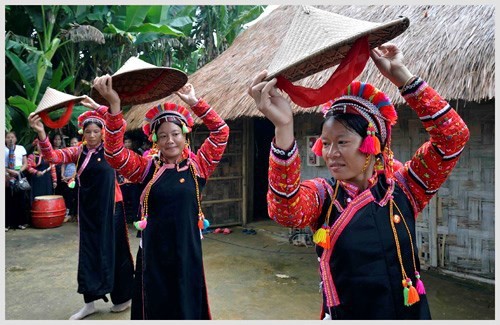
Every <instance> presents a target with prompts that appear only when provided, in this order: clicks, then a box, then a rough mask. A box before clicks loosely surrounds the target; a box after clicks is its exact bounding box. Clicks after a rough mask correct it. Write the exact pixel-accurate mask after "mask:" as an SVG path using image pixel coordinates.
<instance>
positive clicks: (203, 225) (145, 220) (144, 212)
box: [134, 161, 210, 233]
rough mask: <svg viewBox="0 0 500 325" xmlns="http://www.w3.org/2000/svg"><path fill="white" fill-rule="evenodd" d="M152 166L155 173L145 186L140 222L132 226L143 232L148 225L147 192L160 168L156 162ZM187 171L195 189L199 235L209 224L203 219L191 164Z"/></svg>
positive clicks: (198, 189)
mask: <svg viewBox="0 0 500 325" xmlns="http://www.w3.org/2000/svg"><path fill="white" fill-rule="evenodd" d="M154 164H155V171H154V173H153V177H152V178H151V180H150V181H149V182H148V184H147V185H146V190H145V194H144V202H143V207H142V211H141V220H139V221H136V222H134V226H135V227H136V228H137V229H138V230H144V229H145V228H146V226H147V224H148V217H149V213H148V205H149V192H150V191H151V187H152V186H153V183H154V182H155V181H156V179H155V176H156V174H157V172H158V170H159V166H160V163H158V162H156V161H155V162H154ZM177 170H179V168H178V164H177ZM189 170H190V171H191V175H192V176H193V180H194V184H195V188H196V201H197V204H198V228H199V229H200V233H201V230H203V229H206V228H208V227H209V226H210V222H208V220H207V219H205V216H204V214H203V211H202V210H201V196H200V186H199V184H198V179H197V177H196V173H195V170H194V166H193V164H192V163H189Z"/></svg>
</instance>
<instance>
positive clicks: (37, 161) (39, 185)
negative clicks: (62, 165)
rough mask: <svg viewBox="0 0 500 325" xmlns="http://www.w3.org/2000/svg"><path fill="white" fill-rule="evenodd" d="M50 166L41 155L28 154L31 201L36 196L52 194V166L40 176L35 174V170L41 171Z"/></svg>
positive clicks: (53, 180) (53, 177)
mask: <svg viewBox="0 0 500 325" xmlns="http://www.w3.org/2000/svg"><path fill="white" fill-rule="evenodd" d="M50 167H51V166H50V164H49V163H48V162H47V161H46V160H45V159H43V157H42V156H40V155H38V154H36V155H35V154H31V155H29V156H28V172H29V173H30V174H31V177H30V182H31V203H33V200H34V199H35V197H37V196H43V195H52V194H54V187H53V185H52V183H53V182H55V181H56V179H55V176H56V175H55V170H54V167H52V168H51V169H50V170H49V171H47V172H46V173H45V174H43V175H41V176H37V175H36V173H37V172H39V171H40V172H43V171H44V170H47V169H49V168H50Z"/></svg>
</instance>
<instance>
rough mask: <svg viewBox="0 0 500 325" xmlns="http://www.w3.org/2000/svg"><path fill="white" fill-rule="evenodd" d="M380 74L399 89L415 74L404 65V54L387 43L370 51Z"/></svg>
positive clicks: (393, 45)
mask: <svg viewBox="0 0 500 325" xmlns="http://www.w3.org/2000/svg"><path fill="white" fill-rule="evenodd" d="M370 56H371V58H372V60H373V62H374V63H375V66H377V68H378V69H379V71H380V73H382V75H383V76H384V77H386V78H387V79H389V80H390V81H391V82H392V83H393V84H395V85H396V86H397V87H401V86H403V85H404V84H405V83H406V82H407V81H408V80H410V79H411V78H412V77H413V74H412V73H411V72H410V71H409V70H408V68H407V67H406V66H405V65H404V63H403V58H404V56H403V52H401V50H400V49H399V48H398V47H397V46H396V45H395V44H393V43H385V44H383V45H380V46H379V47H377V48H374V49H372V50H371V51H370Z"/></svg>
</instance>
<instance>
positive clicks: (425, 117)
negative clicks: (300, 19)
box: [249, 44, 469, 319]
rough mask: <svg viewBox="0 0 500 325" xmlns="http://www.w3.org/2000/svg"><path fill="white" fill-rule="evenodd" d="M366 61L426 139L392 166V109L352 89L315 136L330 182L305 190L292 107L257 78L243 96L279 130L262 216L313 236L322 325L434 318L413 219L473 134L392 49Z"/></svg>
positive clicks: (366, 87) (378, 97) (374, 95)
mask: <svg viewBox="0 0 500 325" xmlns="http://www.w3.org/2000/svg"><path fill="white" fill-rule="evenodd" d="M370 56H371V58H372V60H373V61H374V62H375V65H376V66H377V68H378V69H379V70H380V72H381V73H382V75H384V76H385V77H386V78H388V79H389V80H390V81H391V82H392V83H393V84H394V85H395V86H396V87H399V89H400V92H401V95H402V96H403V97H404V99H405V100H406V101H407V103H408V105H409V106H410V107H411V108H412V109H413V110H414V111H415V112H416V113H417V114H418V116H419V117H420V120H421V121H422V123H423V125H424V128H425V130H427V132H428V133H429V135H430V140H429V141H427V142H425V143H424V144H423V145H422V146H421V147H420V148H419V149H418V150H417V152H416V153H415V155H414V156H413V157H412V158H411V160H409V161H407V162H406V164H404V166H401V165H400V167H395V165H394V159H393V157H392V151H391V149H390V143H391V127H392V126H393V125H394V124H395V123H396V119H397V113H396V111H395V109H394V106H393V105H392V104H391V102H390V100H389V98H387V96H386V95H385V94H384V93H383V92H381V91H379V90H378V89H376V88H375V87H373V86H372V85H370V84H367V83H363V82H359V81H353V82H352V83H351V84H350V85H349V86H348V87H347V89H345V91H344V92H343V94H342V95H341V96H339V97H337V98H335V99H334V100H332V101H330V102H329V103H327V104H326V105H325V106H324V120H323V122H322V126H321V136H320V139H319V141H318V142H317V143H316V144H315V146H314V147H313V151H314V152H315V153H316V154H317V155H321V156H322V157H323V159H324V160H325V163H326V166H327V167H328V169H329V171H330V173H331V175H332V178H329V179H326V178H314V179H310V180H305V181H302V182H301V181H300V165H301V164H300V157H299V153H298V148H297V143H296V141H295V139H294V134H293V116H292V111H291V108H290V104H289V102H288V101H287V100H286V99H285V98H284V97H282V96H281V95H280V93H279V92H278V91H277V89H276V88H275V87H274V86H275V84H276V79H272V80H271V81H268V82H267V81H263V80H264V78H265V77H266V75H267V71H263V72H261V73H260V74H258V75H257V76H256V77H255V79H254V80H253V82H252V84H251V86H250V88H249V94H250V95H251V96H252V97H253V98H254V100H255V102H256V104H257V108H258V109H259V110H260V111H261V112H262V113H263V114H264V115H265V116H266V117H267V118H268V119H269V120H271V122H273V123H274V125H275V134H276V137H275V139H274V140H273V142H272V145H271V152H270V157H269V164H270V167H269V190H268V194H267V195H268V211H269V215H270V217H271V218H272V219H273V220H275V221H276V222H278V223H280V224H282V225H284V226H286V227H299V228H300V227H306V226H310V227H311V228H312V229H313V230H314V231H315V234H314V236H313V240H314V242H315V243H316V245H317V246H316V251H317V254H318V260H319V269H320V274H321V280H322V282H321V284H322V286H321V287H322V292H323V306H322V307H323V308H322V318H323V319H430V311H429V306H428V303H427V298H426V295H425V289H424V286H423V282H422V280H423V279H420V274H419V272H420V264H419V260H418V252H417V241H416V238H415V237H416V236H415V219H416V217H417V216H418V213H419V212H420V211H422V209H423V208H424V207H425V206H426V205H427V204H428V202H429V200H430V199H431V197H432V196H433V195H434V194H436V192H437V191H438V189H439V187H440V186H441V184H443V182H444V181H445V180H446V178H447V177H448V175H449V174H450V172H451V170H452V169H453V168H454V167H455V165H456V164H457V161H458V157H459V156H460V153H461V152H462V150H463V148H464V146H465V144H466V142H467V141H468V139H469V131H468V129H467V126H466V125H465V123H464V121H463V120H462V119H461V118H460V116H459V115H458V114H457V112H456V111H455V110H454V109H453V108H451V107H450V105H449V104H448V103H447V102H446V101H445V100H444V99H443V98H441V96H440V95H439V94H438V93H437V92H436V91H435V90H434V89H432V88H431V87H430V86H429V85H428V84H427V83H426V82H425V81H424V80H422V79H421V78H419V77H417V76H414V75H413V74H411V73H410V71H409V70H408V69H407V68H406V66H405V65H404V64H403V54H402V53H401V51H400V50H399V49H398V47H397V46H396V45H394V44H385V45H382V46H379V47H378V48H375V49H373V50H371V52H370Z"/></svg>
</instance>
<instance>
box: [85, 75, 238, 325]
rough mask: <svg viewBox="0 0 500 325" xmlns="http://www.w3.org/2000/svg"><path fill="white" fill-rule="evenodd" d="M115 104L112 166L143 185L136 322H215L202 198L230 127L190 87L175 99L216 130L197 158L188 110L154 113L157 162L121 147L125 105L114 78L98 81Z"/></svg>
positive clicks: (150, 127) (167, 107)
mask: <svg viewBox="0 0 500 325" xmlns="http://www.w3.org/2000/svg"><path fill="white" fill-rule="evenodd" d="M94 88H95V89H96V90H97V91H99V93H100V94H101V95H102V96H103V97H104V98H105V99H106V100H107V101H108V102H109V103H110V111H109V114H107V115H106V144H105V151H106V159H107V160H108V162H109V163H110V165H111V166H113V167H114V168H116V170H117V171H118V172H119V173H120V174H122V175H123V176H124V177H126V178H127V179H128V180H129V181H131V182H135V183H141V184H142V188H143V191H142V195H141V198H140V204H141V216H142V217H141V220H140V221H137V222H136V223H135V225H136V227H137V228H138V229H140V230H142V232H141V242H140V247H139V250H138V253H137V259H136V271H135V282H134V283H135V284H134V296H133V298H132V311H131V319H211V315H210V309H209V305H208V298H207V288H206V283H205V275H204V270H203V259H202V248H201V241H200V239H201V230H202V229H203V228H204V227H207V226H208V224H207V222H208V221H207V220H205V219H204V216H203V213H202V211H201V202H200V199H201V198H200V192H201V191H202V189H203V187H204V186H205V184H206V181H207V180H208V178H209V176H210V175H211V174H212V173H213V171H214V170H215V167H216V166H217V164H218V163H219V161H220V159H221V157H222V154H223V152H224V150H225V148H226V144H227V139H228V136H229V127H228V126H227V124H226V123H225V122H224V121H223V120H222V119H221V118H220V117H219V116H218V115H217V113H216V112H215V111H214V110H213V109H212V108H210V106H209V105H208V104H207V103H206V102H205V101H204V100H203V99H198V98H197V97H196V95H195V91H194V88H193V86H192V85H191V84H186V85H185V86H184V87H182V88H181V89H180V90H179V91H177V92H176V94H177V95H178V96H179V97H180V98H181V99H182V100H183V101H184V102H185V103H186V104H188V105H189V106H190V107H191V109H192V110H193V112H194V113H195V114H196V115H197V116H199V117H200V118H201V119H202V120H203V123H204V124H205V125H206V126H207V128H208V129H209V130H210V136H209V137H208V138H207V139H206V140H205V141H204V143H203V144H202V146H201V147H200V149H199V150H198V151H197V153H196V154H194V153H193V152H192V151H191V150H190V147H189V141H188V138H187V135H188V133H189V132H190V131H191V128H192V127H193V124H194V122H193V118H192V117H191V114H190V113H189V111H188V110H187V109H186V108H184V107H182V106H179V105H176V104H173V103H164V104H160V105H158V106H155V107H153V108H151V109H150V110H149V111H148V112H147V113H146V116H145V120H144V123H143V131H144V132H145V134H146V135H147V136H148V137H149V139H150V140H151V141H152V142H153V149H152V150H153V151H154V154H153V155H148V156H147V157H142V156H140V155H139V154H137V153H135V152H134V151H132V150H129V149H126V148H124V147H123V136H124V132H125V125H124V123H123V119H122V113H121V111H120V98H119V97H118V94H117V93H116V92H115V91H114V90H113V88H112V84H111V77H110V76H103V77H99V78H97V79H96V80H94Z"/></svg>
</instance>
